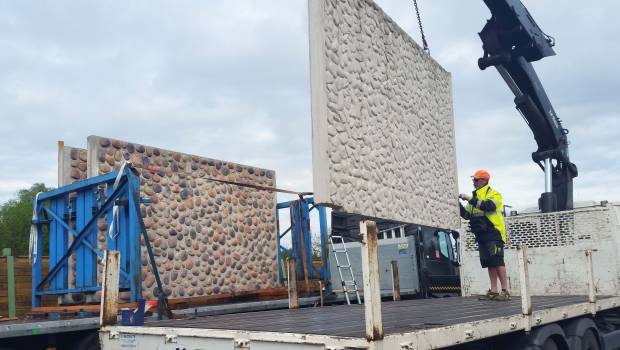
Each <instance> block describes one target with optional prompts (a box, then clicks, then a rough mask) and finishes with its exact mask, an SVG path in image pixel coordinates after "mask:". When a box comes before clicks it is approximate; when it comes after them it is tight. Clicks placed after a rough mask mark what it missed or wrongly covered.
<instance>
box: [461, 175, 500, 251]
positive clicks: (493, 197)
mask: <svg viewBox="0 0 620 350" xmlns="http://www.w3.org/2000/svg"><path fill="white" fill-rule="evenodd" d="M474 193H475V197H476V198H478V204H477V205H476V206H472V205H471V204H467V205H466V206H465V211H466V212H467V213H468V214H470V215H471V216H483V215H484V216H486V217H487V219H488V220H489V221H490V222H491V224H493V227H495V229H496V230H497V231H498V232H499V233H500V235H501V236H502V241H504V243H506V225H505V223H504V216H503V215H502V209H503V204H502V195H501V194H500V193H499V192H497V191H495V190H494V189H492V188H491V187H490V186H489V185H484V186H482V187H480V188H479V189H477V190H475V191H474ZM485 201H492V202H493V203H495V210H494V211H483V210H480V209H478V207H480V206H481V203H482V202H485Z"/></svg>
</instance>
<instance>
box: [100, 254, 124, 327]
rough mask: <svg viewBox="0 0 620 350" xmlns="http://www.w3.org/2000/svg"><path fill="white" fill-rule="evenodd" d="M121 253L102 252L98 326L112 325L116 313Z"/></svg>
mask: <svg viewBox="0 0 620 350" xmlns="http://www.w3.org/2000/svg"><path fill="white" fill-rule="evenodd" d="M120 257H121V254H120V252H118V251H114V250H106V251H105V252H103V261H104V265H103V279H102V281H101V309H100V310H101V311H100V313H99V325H100V326H102V327H103V326H113V325H115V324H116V321H117V315H118V282H119V276H118V275H119V273H120V266H121V265H120V261H121V259H120Z"/></svg>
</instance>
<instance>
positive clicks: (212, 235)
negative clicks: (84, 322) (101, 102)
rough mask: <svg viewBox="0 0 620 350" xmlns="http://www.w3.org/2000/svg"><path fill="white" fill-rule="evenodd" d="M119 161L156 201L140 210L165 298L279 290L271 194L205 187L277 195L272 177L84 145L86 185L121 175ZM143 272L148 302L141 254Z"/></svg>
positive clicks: (133, 149)
mask: <svg viewBox="0 0 620 350" xmlns="http://www.w3.org/2000/svg"><path fill="white" fill-rule="evenodd" d="M124 160H129V161H131V162H132V164H133V165H134V166H135V167H136V168H137V169H138V171H139V172H140V173H141V175H140V178H141V190H142V196H147V197H150V198H151V200H152V201H153V204H152V205H150V206H142V208H141V209H142V216H143V217H144V223H145V226H146V228H147V230H148V233H149V238H150V241H151V244H152V246H153V247H154V253H155V255H156V262H157V264H158V265H159V268H158V269H159V272H160V275H161V278H162V282H163V283H164V286H165V292H166V294H167V295H168V296H170V297H188V296H200V295H212V294H221V293H227V292H233V291H243V290H255V289H262V288H270V287H274V286H276V285H277V277H278V274H277V255H276V254H277V253H276V252H277V250H276V234H277V232H276V221H275V205H276V196H275V194H274V193H273V192H266V191H259V190H255V189H251V188H246V187H239V186H234V185H228V184H222V183H218V182H214V181H209V180H208V178H214V179H221V180H228V181H235V182H241V183H251V184H258V185H263V186H271V187H275V172H274V171H272V170H265V169H260V168H255V167H250V166H245V165H240V164H234V163H230V162H226V161H221V160H215V159H210V158H204V157H199V156H194V155H189V154H184V153H178V152H174V151H167V150H163V149H159V148H156V147H150V146H144V145H139V144H134V143H130V142H125V141H119V140H112V139H109V138H105V137H98V136H89V137H88V173H89V177H93V176H98V175H101V174H104V173H107V172H110V171H112V170H113V169H118V168H120V165H121V164H122V162H123V161H124ZM105 225H106V223H105V222H100V227H99V229H100V230H101V231H103V230H105V228H106V227H105ZM99 242H100V243H99V245H100V247H101V245H103V244H104V243H102V242H105V236H102V235H101V234H100V237H99ZM142 265H143V269H142V275H143V282H142V286H143V289H144V290H145V292H144V293H143V294H144V296H145V297H147V298H152V297H153V295H154V294H153V291H154V290H155V288H156V283H155V279H154V277H153V274H152V273H151V272H150V271H151V267H150V265H149V264H147V253H146V248H145V247H144V246H143V249H142Z"/></svg>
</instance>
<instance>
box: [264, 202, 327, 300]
mask: <svg viewBox="0 0 620 350" xmlns="http://www.w3.org/2000/svg"><path fill="white" fill-rule="evenodd" d="M276 208H277V210H276V220H277V222H278V275H279V278H280V282H283V281H284V280H285V279H286V276H284V270H283V268H282V267H283V266H284V261H283V258H282V252H286V253H287V254H288V255H289V256H291V257H294V258H295V259H296V260H297V276H304V263H303V260H304V259H303V258H304V257H305V261H306V266H307V269H308V278H313V276H315V275H316V274H318V275H319V276H320V278H321V279H322V280H323V281H325V282H326V283H325V285H326V288H328V291H329V290H330V289H331V274H330V271H331V270H330V266H329V258H328V256H327V253H328V252H329V249H328V242H329V241H328V235H329V233H328V231H327V214H326V210H325V207H323V206H320V205H315V203H314V198H303V197H300V199H298V200H294V201H289V202H282V203H278V205H277V206H276ZM285 209H288V210H289V213H290V217H291V226H289V227H288V228H287V229H285V230H284V231H283V232H280V225H279V223H280V221H279V219H280V215H279V212H280V210H285ZM312 210H317V211H318V213H319V230H320V240H321V244H320V247H321V260H322V264H321V268H320V269H317V268H315V267H314V265H313V264H312V232H311V230H310V213H311V211H312ZM288 234H290V235H291V243H292V247H291V249H287V248H285V247H283V246H282V244H281V240H282V238H284V237H285V236H286V235H288Z"/></svg>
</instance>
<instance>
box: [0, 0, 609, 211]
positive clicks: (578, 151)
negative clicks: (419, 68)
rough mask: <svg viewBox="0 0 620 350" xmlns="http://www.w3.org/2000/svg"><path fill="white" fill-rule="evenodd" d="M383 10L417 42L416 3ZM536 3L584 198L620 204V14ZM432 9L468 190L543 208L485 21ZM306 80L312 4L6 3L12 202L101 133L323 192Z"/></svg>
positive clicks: (466, 7)
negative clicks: (489, 55) (480, 183)
mask: <svg viewBox="0 0 620 350" xmlns="http://www.w3.org/2000/svg"><path fill="white" fill-rule="evenodd" d="M378 3H379V4H380V5H381V6H382V7H383V8H384V9H385V11H386V12H387V13H388V14H390V15H391V16H392V17H393V18H394V20H395V21H396V22H397V23H399V24H400V25H401V26H402V27H403V28H404V29H405V30H406V31H408V32H409V33H410V34H411V36H412V37H413V38H414V39H415V40H416V41H418V42H419V41H420V40H419V33H418V29H417V23H416V19H415V14H414V12H413V6H412V4H411V2H410V1H406V0H379V1H378ZM526 5H527V6H528V7H529V8H530V10H531V12H532V15H533V16H534V17H535V18H536V19H537V21H538V23H539V24H540V25H541V27H542V28H543V29H544V30H546V31H547V32H548V33H549V34H552V35H554V36H555V37H556V39H557V41H558V46H557V52H558V56H556V57H551V58H547V59H545V60H543V61H541V62H537V63H535V67H536V69H537V70H538V72H539V74H540V76H541V79H542V81H543V84H544V85H545V87H546V88H547V91H548V92H549V95H550V97H551V99H552V102H553V103H554V106H555V108H556V110H557V112H558V115H559V116H560V117H561V118H562V119H563V120H564V121H565V125H566V127H567V128H568V129H570V130H571V134H570V139H571V142H572V144H571V155H572V157H573V159H574V161H575V163H577V165H578V166H579V167H580V172H581V175H580V178H579V179H578V180H577V181H576V184H575V196H576V198H577V199H579V200H585V199H595V200H600V199H620V193H618V191H617V190H614V189H613V187H614V186H611V185H612V184H614V183H616V184H617V183H618V182H619V180H620V177H619V176H620V175H617V174H619V173H620V172H619V171H618V170H620V169H618V167H619V166H620V165H618V164H620V162H618V156H619V154H618V151H616V150H617V149H620V141H619V140H618V137H617V136H618V133H617V130H618V120H619V118H618V112H617V111H618V110H620V108H618V107H619V106H618V104H619V103H618V101H617V96H616V95H617V93H616V92H615V90H616V89H617V86H618V85H619V83H620V76H619V75H620V73H618V70H617V69H615V60H614V59H613V57H616V53H617V52H618V48H617V47H614V45H612V44H610V43H613V41H614V40H615V36H616V35H617V33H618V32H620V30H619V29H620V25H619V24H618V23H615V22H613V21H609V20H607V19H606V18H607V17H606V15H607V14H609V13H616V12H618V10H620V4H618V3H617V2H614V1H611V0H607V1H603V2H597V4H596V6H583V4H579V3H576V2H562V3H561V4H558V3H552V2H540V1H533V0H528V1H526ZM420 6H421V9H422V14H423V20H424V26H425V29H426V31H427V35H428V38H429V42H430V45H431V51H432V53H433V56H434V57H435V58H436V59H437V60H438V61H439V62H440V63H441V64H443V65H444V66H445V67H446V68H447V69H448V70H449V71H451V72H452V78H453V89H454V101H455V106H454V108H455V119H456V127H457V129H456V138H457V146H458V148H457V151H458V155H457V156H458V163H459V174H460V181H461V183H460V185H461V189H462V190H469V188H470V183H469V178H468V175H469V173H470V172H472V171H473V170H475V169H476V168H478V167H484V168H489V169H492V170H493V173H494V183H495V184H496V185H497V186H498V188H499V189H500V190H501V191H502V192H503V193H504V196H505V197H506V199H507V202H510V203H515V204H518V205H521V206H528V205H531V204H533V203H534V202H535V201H536V198H537V197H538V195H539V193H540V191H541V190H542V174H541V172H540V170H539V169H538V167H537V166H536V165H535V164H534V163H532V162H531V160H530V153H531V152H532V151H533V150H535V148H536V145H535V142H534V140H533V137H532V136H531V132H530V131H529V129H528V128H527V126H526V125H525V123H524V122H523V121H522V120H521V118H520V116H519V114H518V113H517V111H516V110H515V109H514V106H513V103H512V96H511V94H510V91H509V90H508V88H507V87H506V86H505V84H504V83H503V81H501V79H500V77H499V75H498V74H497V73H496V72H495V71H493V70H492V69H489V70H487V71H484V72H480V71H479V70H478V68H477V66H476V59H477V58H478V57H479V55H480V54H481V51H482V50H481V47H480V46H481V45H480V41H479V39H478V37H477V34H476V33H477V32H478V31H479V30H480V29H481V28H482V27H483V25H484V23H485V21H486V19H487V18H488V17H489V12H488V10H487V9H486V7H485V5H484V3H483V2H482V1H429V0H421V1H420ZM594 22H596V23H597V25H596V26H593V25H592V23H594ZM308 79H309V71H308V39H307V19H306V1H305V0H296V1H285V0H278V1H252V0H244V1H242V0H235V1H223V0H221V1H208V2H205V1H185V2H182V3H179V2H174V3H173V2H167V1H132V2H120V1H113V2H105V3H101V2H95V1H83V2H74V1H54V2H39V1H17V2H15V1H13V2H1V3H0V120H1V121H2V123H0V138H2V140H3V148H2V151H0V160H1V161H2V164H3V168H2V172H1V173H0V183H2V185H0V201H3V200H5V199H7V198H8V197H9V196H10V195H11V194H12V193H13V192H14V191H16V190H17V189H19V188H20V187H23V184H27V183H33V182H35V181H45V182H46V183H47V184H55V183H56V178H55V169H56V165H55V162H56V156H55V147H56V146H55V141H56V140H58V139H64V140H65V141H66V142H67V143H68V144H71V145H75V146H84V145H85V138H86V136H87V135H89V134H98V135H105V136H110V137H115V138H121V139H127V140H132V141H135V142H139V143H144V144H152V145H156V146H160V147H165V148H168V149H175V150H180V151H184V152H188V153H195V154H200V155H204V156H208V157H214V158H222V159H228V160H232V161H236V162H242V163H248V164H250V165H256V166H261V167H268V168H272V169H275V170H276V171H277V173H278V175H277V181H278V186H280V187H287V188H291V189H298V190H303V191H307V190H310V189H311V185H312V179H311V148H310V141H311V140H310V138H311V128H310V106H309V81H308ZM480 129H484V130H485V132H484V134H485V137H480V135H479V132H477V131H476V130H480ZM606 188H608V189H606ZM606 196H609V197H606ZM601 197H606V198H601Z"/></svg>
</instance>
